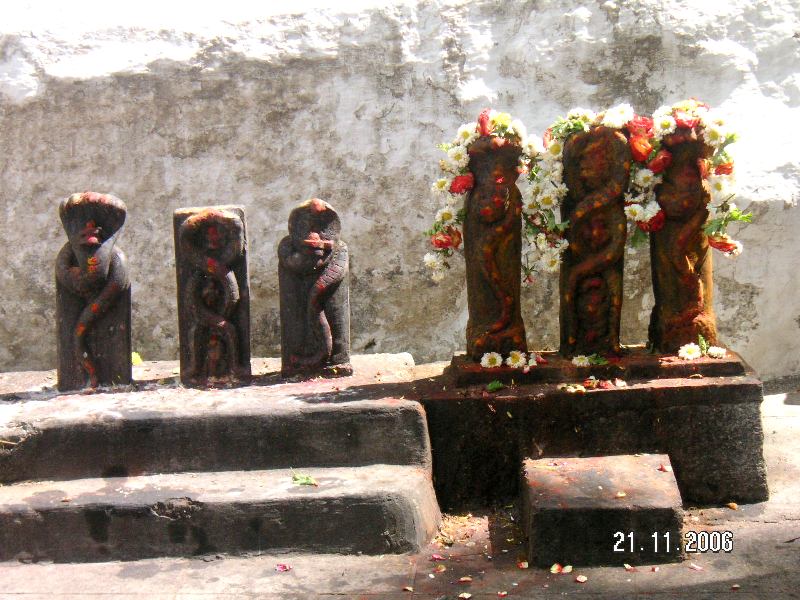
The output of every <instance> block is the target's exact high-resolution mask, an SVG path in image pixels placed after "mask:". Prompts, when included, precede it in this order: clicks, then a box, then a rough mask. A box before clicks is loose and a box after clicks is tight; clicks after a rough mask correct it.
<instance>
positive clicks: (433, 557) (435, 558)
mask: <svg viewBox="0 0 800 600" xmlns="http://www.w3.org/2000/svg"><path fill="white" fill-rule="evenodd" d="M431 560H445V558H444V556H442V555H441V554H431Z"/></svg>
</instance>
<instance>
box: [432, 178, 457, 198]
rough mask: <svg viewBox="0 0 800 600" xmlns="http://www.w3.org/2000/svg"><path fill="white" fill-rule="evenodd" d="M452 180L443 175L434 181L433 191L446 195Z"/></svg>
mask: <svg viewBox="0 0 800 600" xmlns="http://www.w3.org/2000/svg"><path fill="white" fill-rule="evenodd" d="M451 183H452V180H450V179H448V178H447V177H441V178H439V179H437V180H436V181H434V182H433V185H432V186H431V191H432V192H433V193H434V194H437V195H444V194H448V193H449V192H450V184H451Z"/></svg>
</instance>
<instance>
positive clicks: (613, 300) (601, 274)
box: [560, 127, 631, 356]
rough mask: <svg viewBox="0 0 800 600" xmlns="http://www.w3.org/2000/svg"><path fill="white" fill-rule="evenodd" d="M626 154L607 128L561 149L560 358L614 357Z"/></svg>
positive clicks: (580, 136)
mask: <svg viewBox="0 0 800 600" xmlns="http://www.w3.org/2000/svg"><path fill="white" fill-rule="evenodd" d="M630 168H631V153H630V149H629V148H628V143H627V140H626V139H625V136H624V135H623V134H622V133H620V132H619V131H617V130H614V129H609V128H607V127H593V128H592V129H591V130H590V131H587V132H584V133H577V134H575V135H573V136H571V137H570V138H569V139H568V140H567V142H566V144H565V146H564V181H565V182H566V184H567V187H568V188H569V193H568V195H567V197H566V198H565V200H564V203H563V206H562V217H563V218H565V219H568V220H569V222H570V226H569V228H568V229H567V232H566V236H567V240H568V241H569V246H568V247H567V249H566V250H565V251H564V256H563V262H562V265H561V281H560V292H561V307H560V325H561V353H562V354H563V355H565V356H572V355H574V354H593V353H614V354H616V353H619V351H620V342H619V327H620V315H621V310H622V269H623V259H624V255H625V237H626V218H625V201H624V192H625V190H626V189H627V187H628V178H629V176H630Z"/></svg>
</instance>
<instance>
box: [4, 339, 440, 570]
mask: <svg viewBox="0 0 800 600" xmlns="http://www.w3.org/2000/svg"><path fill="white" fill-rule="evenodd" d="M254 362H255V361H254ZM353 362H354V364H355V368H356V369H357V375H354V376H352V377H347V378H342V379H337V380H326V379H321V378H318V379H313V380H309V381H292V380H288V381H287V380H283V379H280V378H279V377H278V376H277V374H276V371H277V369H278V368H279V364H278V361H261V362H260V363H256V364H255V365H254V367H255V369H254V370H255V371H256V378H255V380H254V381H255V382H256V383H257V385H251V386H247V387H238V388H230V389H210V390H199V389H189V388H184V387H181V386H180V385H178V384H177V383H176V377H177V364H176V363H171V364H165V365H164V364H162V365H159V364H155V365H153V364H149V365H147V366H146V367H145V368H140V369H139V370H138V373H135V377H137V379H138V382H137V383H136V384H135V385H133V386H127V387H124V388H114V389H101V390H98V391H96V392H86V393H73V394H59V393H57V392H55V391H53V390H52V389H50V387H49V386H48V385H47V384H46V383H45V384H44V385H42V382H41V381H39V382H38V385H37V382H36V381H34V380H35V379H36V377H37V376H36V375H33V374H30V375H25V374H18V375H16V376H5V379H6V381H4V382H0V394H2V396H0V397H2V398H3V400H2V401H0V484H7V485H0V560H4V559H5V560H7V559H12V558H15V557H27V558H30V559H36V560H41V559H49V560H55V561H95V560H113V559H123V560H130V559H138V558H147V557H155V556H187V555H189V556H191V555H196V554H207V553H214V552H223V553H228V554H241V553H252V552H261V551H266V550H308V551H327V552H353V553H356V552H359V553H366V554H381V553H387V552H388V553H397V552H408V551H412V550H415V549H419V548H420V547H421V546H422V545H424V544H425V543H427V541H429V540H430V538H431V537H432V536H433V534H434V533H435V531H436V527H437V525H438V522H439V518H440V516H439V508H438V505H437V503H436V497H435V495H434V491H433V486H432V482H431V471H430V469H431V454H430V445H429V437H428V433H427V424H426V421H425V414H424V411H423V410H422V407H421V405H420V404H419V403H417V402H413V401H410V400H405V399H402V397H400V396H393V395H392V394H391V393H390V391H383V390H385V387H386V386H387V385H391V384H397V383H398V382H404V381H407V380H408V379H409V378H410V370H411V369H412V368H413V359H412V358H411V357H410V355H403V354H400V355H373V356H371V357H354V360H353ZM38 377H40V378H41V374H40V375H39V376H38ZM31 384H33V385H31ZM25 387H27V391H23V390H21V389H20V388H23V389H24V388H25ZM291 468H294V469H295V470H296V471H297V472H300V473H301V474H303V475H306V474H307V475H310V476H312V477H313V478H314V479H315V480H316V482H317V483H318V485H316V486H314V485H298V484H296V483H293V481H292V471H291Z"/></svg>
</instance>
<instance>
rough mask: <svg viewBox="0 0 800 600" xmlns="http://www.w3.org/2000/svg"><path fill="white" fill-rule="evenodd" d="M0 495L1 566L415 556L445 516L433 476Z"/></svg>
mask: <svg viewBox="0 0 800 600" xmlns="http://www.w3.org/2000/svg"><path fill="white" fill-rule="evenodd" d="M302 474H304V475H305V474H307V475H311V476H312V477H313V478H314V479H315V480H316V481H317V483H318V484H319V485H318V486H311V485H297V484H295V483H293V482H292V471H290V470H289V469H281V470H270V471H246V472H241V471H240V472H237V471H231V472H224V473H182V474H171V475H153V476H143V477H132V478H106V479H80V480H73V481H55V482H53V481H50V482H48V481H44V482H35V483H34V482H27V483H18V484H14V485H10V486H0V560H13V559H28V560H53V561H56V562H91V561H106V560H135V559H140V558H149V557H155V556H195V555H202V554H215V553H228V554H243V553H257V552H261V551H276V550H286V551H289V550H297V551H310V552H339V553H347V554H350V553H352V554H355V553H364V554H383V553H401V552H411V551H417V550H419V549H421V548H422V547H423V546H424V545H425V544H426V543H427V542H428V541H430V539H431V538H432V536H433V535H434V534H435V532H436V528H437V526H438V523H439V519H440V514H439V508H438V505H437V504H436V497H435V495H434V493H433V486H432V484H431V480H430V472H429V470H428V469H424V468H419V467H413V466H412V467H409V466H387V465H372V466H366V467H358V468H339V469H321V468H312V469H303V470H302Z"/></svg>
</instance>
